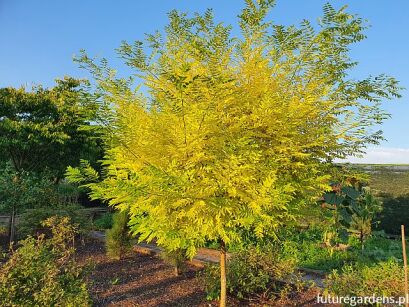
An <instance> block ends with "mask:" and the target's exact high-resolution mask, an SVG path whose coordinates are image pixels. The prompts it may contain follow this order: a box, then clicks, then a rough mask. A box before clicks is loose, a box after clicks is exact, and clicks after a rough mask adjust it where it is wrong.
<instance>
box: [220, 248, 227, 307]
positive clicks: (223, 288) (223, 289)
mask: <svg viewBox="0 0 409 307" xmlns="http://www.w3.org/2000/svg"><path fill="white" fill-rule="evenodd" d="M220 248H221V249H220V304H219V306H220V307H226V304H227V280H226V244H225V243H224V241H223V240H222V241H221V242H220Z"/></svg>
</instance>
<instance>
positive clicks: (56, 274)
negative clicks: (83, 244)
mask: <svg viewBox="0 0 409 307" xmlns="http://www.w3.org/2000/svg"><path fill="white" fill-rule="evenodd" d="M43 225H44V227H49V228H50V229H51V232H52V237H51V238H50V239H46V238H45V236H44V234H42V235H40V236H38V237H37V238H34V237H32V236H29V237H28V238H27V239H25V240H23V241H21V242H20V243H21V246H20V247H19V248H18V249H17V250H15V251H13V252H12V253H11V256H10V258H9V259H8V261H7V262H6V263H5V264H4V265H3V266H2V267H1V270H0V302H1V304H2V306H73V307H74V306H89V305H90V299H89V295H88V291H87V287H86V283H85V282H84V279H83V277H84V271H83V270H82V269H81V268H80V267H78V266H77V265H76V264H75V262H74V260H73V255H74V252H75V249H74V247H73V245H72V240H73V238H74V235H75V233H76V229H75V228H74V227H73V226H72V225H71V224H70V222H69V218H68V217H52V218H49V219H47V220H46V221H45V222H44V223H43Z"/></svg>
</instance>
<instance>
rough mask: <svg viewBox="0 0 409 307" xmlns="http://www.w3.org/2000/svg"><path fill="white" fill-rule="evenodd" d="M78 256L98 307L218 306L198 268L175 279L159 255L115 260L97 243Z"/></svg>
mask: <svg viewBox="0 0 409 307" xmlns="http://www.w3.org/2000/svg"><path fill="white" fill-rule="evenodd" d="M76 257H77V261H79V262H80V263H83V264H85V263H89V264H90V265H91V273H90V275H89V289H90V292H91V296H92V299H93V302H94V306H124V307H127V306H144V307H150V306H186V307H193V306H200V307H204V306H218V303H217V302H209V301H206V293H205V291H204V287H203V283H202V282H201V280H200V279H199V278H198V277H197V273H198V271H200V269H199V268H197V267H195V266H191V265H189V266H188V267H187V270H186V272H185V273H183V274H182V275H180V276H175V275H174V270H173V268H172V267H171V266H169V265H167V264H166V263H164V262H163V261H162V260H161V259H160V258H158V257H157V256H152V255H142V254H138V253H132V254H130V255H129V256H127V257H126V258H124V259H122V260H111V259H108V258H107V257H106V256H105V250H104V245H103V243H101V242H100V241H97V240H90V241H88V242H87V243H86V244H85V245H83V246H80V247H79V248H78V250H77V256H76ZM316 295H317V290H315V289H310V290H306V291H305V292H303V293H298V294H293V295H290V297H289V298H288V299H285V300H280V301H263V300H262V299H260V298H254V299H251V300H246V301H238V300H236V299H233V298H229V304H228V305H229V306H320V305H318V304H316V303H315V301H316ZM322 306H323V305H322ZM326 306H328V305H326Z"/></svg>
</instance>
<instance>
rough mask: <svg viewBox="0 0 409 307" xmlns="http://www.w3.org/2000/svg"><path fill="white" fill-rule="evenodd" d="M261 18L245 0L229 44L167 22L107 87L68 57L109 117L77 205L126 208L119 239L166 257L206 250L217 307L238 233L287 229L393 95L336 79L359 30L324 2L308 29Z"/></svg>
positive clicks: (388, 82) (185, 21) (206, 28)
mask: <svg viewBox="0 0 409 307" xmlns="http://www.w3.org/2000/svg"><path fill="white" fill-rule="evenodd" d="M272 6H273V1H271V0H259V1H252V0H247V1H246V6H245V8H244V9H243V11H242V13H241V15H240V16H239V24H240V28H241V33H242V35H241V37H239V38H233V37H232V36H231V32H230V29H231V28H230V27H229V26H225V25H223V24H221V23H215V21H214V19H213V14H212V11H211V10H208V11H206V12H205V13H204V14H203V15H200V14H196V15H195V16H194V17H192V18H190V17H188V16H187V15H186V14H183V13H178V12H176V11H172V12H171V13H170V14H169V18H170V22H169V25H168V26H167V27H166V29H165V34H166V35H165V36H162V35H161V34H159V32H158V33H156V34H154V35H148V36H147V40H146V42H145V43H143V42H135V43H134V44H133V45H130V44H128V43H126V42H124V43H123V44H122V46H121V47H120V48H119V50H118V51H119V54H120V56H121V57H122V58H123V59H124V61H125V62H126V64H127V65H129V66H130V67H131V68H133V69H135V71H136V73H135V75H136V79H134V77H131V78H129V79H121V78H116V77H115V74H114V71H113V70H112V69H110V68H109V67H108V65H107V63H106V61H105V60H103V61H102V62H101V63H100V64H98V63H96V62H95V61H94V60H92V59H90V58H89V57H88V56H87V55H86V54H85V53H83V54H82V56H81V57H80V58H79V59H78V60H79V61H80V63H81V65H83V66H84V67H86V68H88V69H89V70H90V71H91V72H92V73H93V75H94V77H95V79H96V82H97V93H98V95H97V96H98V97H99V102H100V104H101V109H102V110H104V114H102V116H101V117H102V118H104V117H106V118H109V119H110V121H109V124H110V125H109V127H107V130H106V131H107V144H108V147H109V149H108V151H107V154H106V157H105V159H104V165H105V172H104V177H103V179H102V180H101V181H99V182H98V183H93V184H88V187H90V188H91V195H92V196H93V197H95V198H103V199H107V200H109V201H110V204H111V205H113V206H116V207H118V208H123V209H125V208H126V209H128V208H129V210H130V211H129V212H130V216H131V218H130V220H131V221H130V223H131V224H130V226H131V230H132V232H133V233H134V234H135V235H139V238H140V240H147V241H150V240H153V239H155V240H156V242H157V244H159V245H161V246H163V247H165V248H166V249H168V250H176V249H184V250H186V251H187V253H188V255H189V256H190V257H192V256H193V255H194V254H195V252H196V248H197V247H198V246H201V245H203V244H204V243H205V242H206V241H207V240H218V241H219V242H220V246H221V259H220V263H221V298H220V305H221V306H225V305H226V272H225V261H226V248H227V246H228V245H229V244H231V243H232V242H235V241H240V240H241V238H240V235H239V231H238V230H239V229H242V228H245V229H250V230H252V231H254V233H256V234H257V236H259V237H262V236H263V235H264V234H266V233H269V234H271V233H274V232H275V231H276V230H277V229H278V228H279V227H280V226H281V225H283V224H284V223H285V222H286V221H289V220H292V219H294V218H295V216H296V214H297V209H298V208H300V207H301V206H303V205H306V204H309V203H311V202H313V201H315V200H316V199H317V197H319V196H320V195H322V193H323V191H325V190H328V187H329V186H328V180H329V178H328V176H327V175H326V174H327V172H326V170H327V169H328V167H331V161H332V160H333V159H336V158H340V159H342V158H345V157H346V156H348V155H351V154H352V155H357V154H360V153H362V152H363V151H364V149H365V145H367V144H370V143H371V144H376V143H377V142H378V141H379V140H380V139H381V134H380V132H372V131H371V130H370V128H371V126H373V125H374V124H379V123H381V122H382V121H383V120H384V119H386V118H387V114H385V113H384V112H383V111H382V110H381V109H380V101H381V99H383V98H391V97H393V96H398V95H399V94H398V90H399V87H398V85H397V81H396V80H394V79H393V78H389V77H386V76H383V75H381V76H379V77H375V78H372V77H371V78H368V79H365V80H361V81H353V80H351V79H349V78H348V71H349V69H350V68H352V67H353V66H354V65H355V63H354V62H352V61H351V60H350V59H349V57H348V50H349V45H350V44H352V43H355V42H358V41H360V40H362V39H363V38H364V35H363V34H362V31H363V30H364V28H365V27H364V25H363V23H362V20H361V19H360V18H357V17H355V16H353V15H350V14H348V13H346V12H345V9H344V8H342V9H341V10H339V11H337V10H335V9H333V8H332V7H331V6H330V5H329V4H328V5H326V6H325V7H324V17H323V18H322V19H321V20H320V24H319V29H318V30H315V29H314V27H313V26H312V25H311V24H310V23H309V22H308V21H303V22H302V23H301V26H300V27H295V26H289V27H285V26H280V25H274V24H273V23H271V22H269V21H266V17H267V14H268V12H269V9H270V8H271V7H272ZM135 80H138V81H140V82H141V85H142V86H143V87H144V88H146V89H147V90H146V91H141V90H140V88H139V87H136V89H135V88H134V86H133V84H134V82H135ZM84 170H88V171H86V173H87V174H88V175H90V174H91V175H92V176H88V177H95V176H96V174H93V172H92V171H90V170H89V169H87V167H85V168H84V169H82V170H81V169H70V170H69V172H68V174H69V176H70V177H71V179H72V180H73V181H81V180H83V179H84V175H85V177H87V176H86V174H85V173H84Z"/></svg>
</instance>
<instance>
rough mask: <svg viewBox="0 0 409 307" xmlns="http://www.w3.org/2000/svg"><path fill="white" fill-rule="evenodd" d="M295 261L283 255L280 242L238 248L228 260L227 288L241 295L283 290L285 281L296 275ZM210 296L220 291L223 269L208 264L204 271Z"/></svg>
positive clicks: (268, 294)
mask: <svg viewBox="0 0 409 307" xmlns="http://www.w3.org/2000/svg"><path fill="white" fill-rule="evenodd" d="M294 272H295V263H294V261H292V260H288V259H283V258H282V257H281V255H280V249H279V248H277V246H273V245H270V246H264V247H247V248H245V249H243V250H242V251H240V252H237V253H236V254H234V255H233V257H232V258H231V259H230V260H229V261H228V264H227V289H228V292H229V293H230V295H233V296H237V297H238V298H243V297H246V296H248V295H250V294H255V293H261V292H264V294H265V295H267V296H272V295H273V294H277V293H280V291H281V290H283V289H284V288H285V287H283V286H284V283H283V281H284V280H286V281H288V280H289V279H291V278H292V277H295V274H294ZM202 279H203V281H204V284H205V287H206V292H207V298H208V299H209V300H212V299H216V298H218V297H219V295H220V284H219V283H220V269H219V266H218V265H209V266H207V267H206V269H205V270H204V271H203V273H202Z"/></svg>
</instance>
